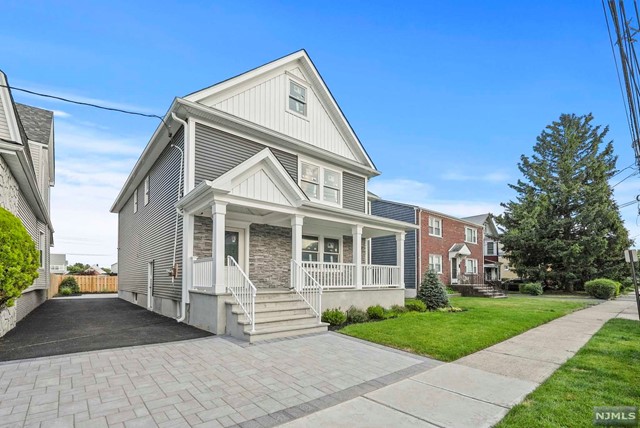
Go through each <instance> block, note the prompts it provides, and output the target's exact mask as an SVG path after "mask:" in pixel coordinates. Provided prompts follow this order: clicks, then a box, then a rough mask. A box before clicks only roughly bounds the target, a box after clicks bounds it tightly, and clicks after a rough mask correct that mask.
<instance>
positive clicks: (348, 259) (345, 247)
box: [342, 235, 367, 264]
mask: <svg viewBox="0 0 640 428" xmlns="http://www.w3.org/2000/svg"><path fill="white" fill-rule="evenodd" d="M360 249H361V253H362V264H366V263H367V240H366V239H362V245H361V246H360ZM342 253H343V254H342V263H353V236H348V235H344V236H343V237H342Z"/></svg>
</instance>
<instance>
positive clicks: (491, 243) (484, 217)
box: [462, 213, 502, 281]
mask: <svg viewBox="0 0 640 428" xmlns="http://www.w3.org/2000/svg"><path fill="white" fill-rule="evenodd" d="M462 220H466V221H470V222H471V223H475V224H477V225H478V226H481V227H482V230H483V236H484V279H485V280H486V281H499V280H500V279H502V276H501V269H500V266H501V264H502V262H501V260H500V259H501V257H500V245H499V244H500V243H499V240H498V236H499V232H498V228H497V226H496V223H495V221H494V217H493V214H491V213H487V214H480V215H475V216H471V217H463V218H462Z"/></svg>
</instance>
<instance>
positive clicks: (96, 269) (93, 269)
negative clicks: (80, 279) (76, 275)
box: [82, 265, 107, 275]
mask: <svg viewBox="0 0 640 428" xmlns="http://www.w3.org/2000/svg"><path fill="white" fill-rule="evenodd" d="M82 274H83V275H106V274H107V273H106V272H105V271H104V270H102V269H101V268H100V266H98V265H93V266H89V268H88V269H85V270H84V271H82Z"/></svg>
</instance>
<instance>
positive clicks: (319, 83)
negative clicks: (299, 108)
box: [183, 49, 376, 170]
mask: <svg viewBox="0 0 640 428" xmlns="http://www.w3.org/2000/svg"><path fill="white" fill-rule="evenodd" d="M294 62H299V64H300V65H301V66H302V68H303V69H304V71H305V73H306V74H307V75H308V76H309V79H310V80H311V82H310V83H311V84H312V86H313V87H314V88H315V89H317V92H315V91H314V92H315V93H316V95H317V96H318V98H319V99H320V100H321V102H322V103H323V106H324V107H325V109H326V110H327V112H328V114H329V115H330V117H331V118H332V120H333V122H334V123H335V125H336V126H337V127H338V129H340V131H341V133H342V135H343V137H344V138H345V140H346V142H347V144H348V145H349V146H350V148H351V150H352V151H353V153H354V154H356V156H357V157H358V159H359V160H360V162H362V163H364V164H365V165H367V166H368V167H370V168H372V169H374V170H375V169H376V167H375V164H374V163H373V161H372V160H371V158H370V157H369V154H368V153H367V151H366V149H365V148H364V146H363V145H362V143H361V142H360V140H359V139H358V136H357V135H356V133H355V131H354V130H353V128H352V127H351V124H350V123H349V121H348V120H347V118H346V116H345V115H344V113H343V112H342V109H341V108H340V106H339V105H338V103H337V102H336V100H335V98H334V97H333V94H332V93H331V91H330V90H329V88H328V87H327V85H326V83H325V81H324V79H323V78H322V76H321V75H320V73H319V72H318V69H317V68H316V66H315V64H314V63H313V61H312V60H311V58H310V57H309V55H308V54H307V52H306V51H305V50H304V49H301V50H299V51H296V52H293V53H291V54H289V55H285V56H283V57H281V58H278V59H276V60H274V61H271V62H268V63H266V64H264V65H261V66H259V67H256V68H254V69H251V70H249V71H247V72H245V73H242V74H239V75H237V76H235V77H232V78H230V79H226V80H223V81H222V82H219V83H216V84H214V85H212V86H209V87H206V88H204V89H201V90H199V91H196V92H192V93H190V94H188V95H186V96H185V97H183V99H185V100H187V101H191V102H196V103H199V102H201V101H202V100H204V99H205V98H209V97H212V96H214V95H215V94H217V93H220V92H223V91H227V90H229V89H230V88H232V87H236V86H239V85H242V84H244V83H245V82H247V81H249V80H251V79H254V78H256V77H258V76H261V75H263V74H265V73H268V72H270V71H272V70H275V69H277V68H279V67H283V66H286V65H287V64H290V63H294Z"/></svg>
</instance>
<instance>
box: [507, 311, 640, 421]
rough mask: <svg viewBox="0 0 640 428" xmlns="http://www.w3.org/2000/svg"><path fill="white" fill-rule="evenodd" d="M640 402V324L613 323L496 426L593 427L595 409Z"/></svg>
mask: <svg viewBox="0 0 640 428" xmlns="http://www.w3.org/2000/svg"><path fill="white" fill-rule="evenodd" d="M639 402H640V323H639V322H638V321H630V320H622V319H613V320H610V321H609V322H607V323H606V324H605V325H604V326H603V327H602V329H600V331H599V332H598V333H596V335H595V336H593V337H592V338H591V340H590V341H589V342H588V343H587V344H586V345H585V346H584V347H583V348H582V349H581V350H580V351H579V352H578V353H577V354H576V355H575V356H574V357H573V358H571V359H570V360H569V361H567V362H566V363H565V364H564V365H563V366H562V367H560V369H558V370H557V371H556V372H555V373H554V374H553V375H552V376H551V377H550V378H549V379H547V381H546V382H544V383H543V384H542V385H540V387H538V389H536V390H535V391H533V392H532V393H531V394H529V396H528V397H527V398H526V399H525V400H524V401H523V402H522V403H521V404H519V405H517V406H515V407H514V408H513V409H511V411H510V412H509V413H508V414H507V416H506V417H505V419H503V420H502V422H501V423H500V424H498V425H497V426H498V427H500V428H507V427H531V426H536V427H559V426H566V427H569V426H571V427H574V426H575V427H586V426H592V421H593V417H594V415H593V407H594V406H633V407H636V406H637V405H638V403H639Z"/></svg>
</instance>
